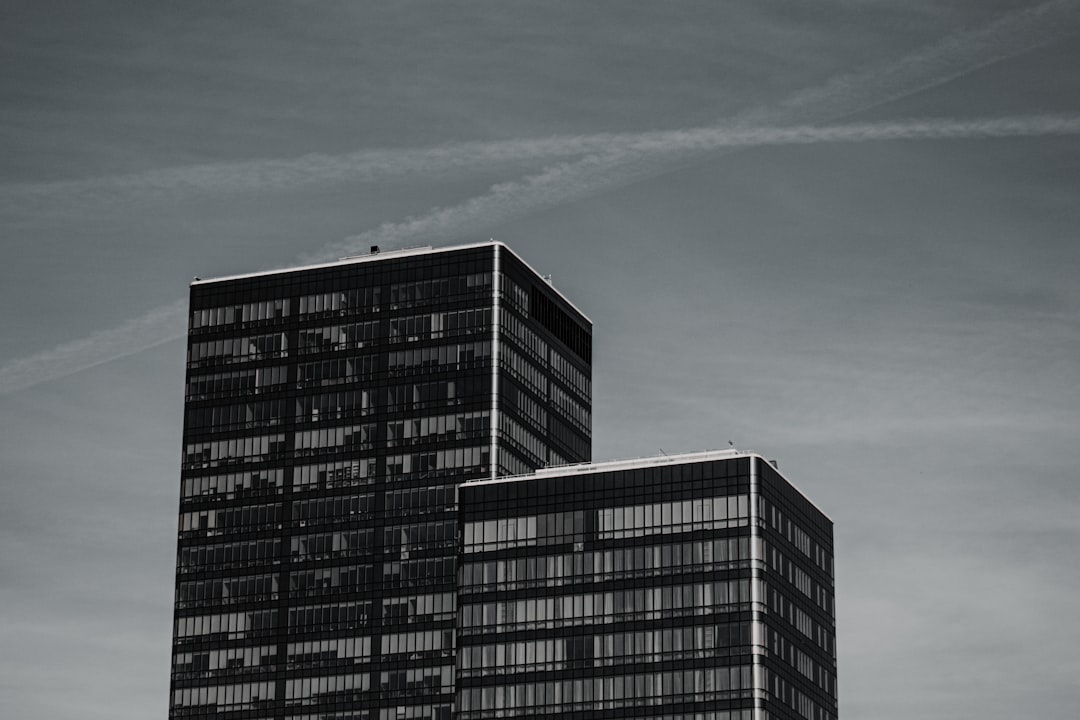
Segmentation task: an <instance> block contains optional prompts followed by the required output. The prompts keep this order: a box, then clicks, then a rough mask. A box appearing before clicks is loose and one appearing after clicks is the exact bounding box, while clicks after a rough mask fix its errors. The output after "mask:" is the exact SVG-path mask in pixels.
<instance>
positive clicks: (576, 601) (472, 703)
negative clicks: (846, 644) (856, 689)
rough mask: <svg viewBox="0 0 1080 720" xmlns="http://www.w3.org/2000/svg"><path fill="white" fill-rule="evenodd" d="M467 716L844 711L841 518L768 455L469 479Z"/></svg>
mask: <svg viewBox="0 0 1080 720" xmlns="http://www.w3.org/2000/svg"><path fill="white" fill-rule="evenodd" d="M458 524H459V532H458V542H459V558H460V560H459V573H460V576H459V578H458V587H457V607H458V610H459V611H458V618H457V630H458V652H457V665H456V683H455V685H456V693H457V703H456V704H457V711H458V717H459V718H460V720H481V719H482V718H502V717H506V718H509V717H534V716H540V715H552V714H567V713H568V714H571V715H573V716H576V717H580V718H610V719H612V720H613V719H615V718H663V719H664V720H769V719H785V720H786V719H788V718H791V719H792V720H834V719H835V718H836V715H837V702H836V652H835V650H836V648H835V640H834V638H835V620H834V606H833V587H834V586H833V563H832V557H833V555H832V553H833V532H832V522H831V521H830V520H829V519H828V518H827V517H826V516H825V515H824V514H823V513H822V512H821V511H820V510H818V509H817V508H816V507H815V506H814V505H813V504H812V503H810V502H809V501H808V500H807V499H806V498H805V497H804V496H803V495H802V494H801V493H799V491H798V490H796V489H795V487H794V486H793V485H792V484H791V483H790V482H788V481H787V480H786V479H785V478H784V477H783V476H782V475H781V474H780V473H779V472H778V471H777V470H776V468H775V467H774V465H773V464H771V463H770V462H769V461H767V460H765V459H764V458H762V457H761V456H759V455H756V454H747V453H740V452H738V451H734V450H732V451H720V452H706V453H696V454H689V455H679V456H665V457H659V458H649V459H642V460H630V461H619V462H609V463H597V464H582V465H573V466H566V467H555V468H550V469H545V470H540V471H538V472H536V473H534V474H531V475H523V476H518V477H507V478H499V479H493V480H483V481H475V482H469V483H466V484H464V485H462V486H461V487H460V489H459V513H458Z"/></svg>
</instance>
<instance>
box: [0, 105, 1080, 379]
mask: <svg viewBox="0 0 1080 720" xmlns="http://www.w3.org/2000/svg"><path fill="white" fill-rule="evenodd" d="M1075 134H1080V116H1030V117H1006V118H993V119H980V120H964V121H957V120H917V121H912V122H891V123H858V124H850V125H835V126H826V127H817V126H800V127H791V128H702V129H699V130H686V131H674V132H670V133H656V134H653V133H650V134H647V135H643V136H639V137H638V138H636V139H633V140H624V141H620V142H617V143H613V144H612V147H611V148H610V149H609V150H608V151H607V152H605V153H601V154H598V155H591V156H588V157H586V158H585V159H583V160H580V161H577V162H574V163H564V164H561V165H556V166H554V167H551V168H548V169H546V170H544V171H543V172H541V173H538V174H536V175H530V176H528V177H526V178H524V179H522V180H518V181H515V182H508V183H501V184H499V185H494V186H493V187H492V188H491V189H490V190H489V191H488V192H487V193H486V194H484V195H480V196H477V197H474V198H472V199H470V200H468V201H467V202H464V203H462V204H460V205H455V206H453V207H448V208H437V209H435V210H432V211H431V212H429V213H427V214H426V215H423V216H421V217H418V218H412V219H409V220H406V221H404V222H400V223H387V224H385V225H382V226H380V227H378V228H375V229H373V230H369V231H367V232H364V233H361V234H359V235H356V236H353V237H350V238H347V239H346V240H345V241H343V242H342V243H338V244H335V245H332V246H327V247H324V248H323V249H322V250H320V251H319V252H317V253H314V254H312V255H310V256H306V257H304V258H302V260H303V261H305V262H320V261H325V260H332V259H336V258H339V257H342V256H343V255H348V254H349V253H351V252H355V251H356V250H357V248H364V247H365V246H367V245H369V244H376V245H378V244H385V245H388V246H389V245H393V244H401V243H404V242H415V241H421V240H424V239H428V238H434V237H441V236H447V235H460V234H463V233H465V232H466V231H476V230H478V229H480V228H483V227H487V226H491V225H496V224H498V223H500V222H503V221H505V220H508V219H510V218H514V217H518V216H520V215H523V214H525V213H529V212H535V211H536V210H539V209H542V208H545V207H552V206H556V205H560V204H562V203H565V202H569V201H571V200H574V199H577V198H581V197H584V196H586V195H589V194H591V193H594V192H598V191H601V190H605V189H608V188H610V187H611V186H612V184H613V180H612V170H613V168H619V170H620V173H621V174H620V177H621V178H622V179H623V180H624V181H625V180H626V179H627V178H630V177H632V176H635V175H633V173H634V160H635V158H640V157H642V156H647V157H650V158H651V157H654V156H655V155H658V154H660V155H663V154H674V153H684V152H688V151H689V152H694V153H699V154H700V153H703V152H705V153H708V152H715V151H717V150H723V149H738V148H749V147H760V146H763V145H792V144H799V145H805V144H812V143H827V142H870V141H881V140H941V139H982V138H998V137H1030V136H1046V135H1075ZM654 171H655V167H654V166H652V165H646V166H645V167H643V168H640V169H639V170H638V173H637V175H636V176H640V175H641V174H653V173H654ZM186 308H187V301H186V300H178V301H177V302H175V303H172V304H171V305H167V306H165V307H161V308H158V309H156V310H153V311H151V312H150V313H147V314H146V315H144V316H142V317H139V318H136V319H134V320H129V321H128V322H126V323H124V324H123V325H121V326H119V327H117V328H114V329H112V330H105V331H101V332H98V333H95V334H93V335H91V336H89V337H87V338H84V339H82V340H76V341H73V342H68V343H64V344H62V345H58V346H57V347H55V348H53V349H51V350H47V351H45V352H42V353H37V354H35V355H31V356H28V357H25V358H21V359H19V360H15V361H13V362H11V363H9V364H8V365H6V366H4V367H2V368H0V395H2V394H7V393H11V392H15V391H17V390H21V389H24V388H27V387H30V386H32V385H36V384H38V383H42V382H46V381H48V380H53V379H56V378H60V377H64V376H66V375H70V374H72V373H75V372H78V371H80V370H85V369H87V368H91V367H94V366H95V365H100V364H102V363H105V362H109V361H110V360H115V359H117V358H120V357H125V356H127V355H132V354H134V353H137V352H140V351H142V350H146V349H149V348H151V347H155V346H157V345H160V344H162V343H164V342H168V341H169V340H173V339H176V338H179V337H182V336H183V335H184V333H185V328H186Z"/></svg>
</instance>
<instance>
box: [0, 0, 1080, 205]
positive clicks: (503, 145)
mask: <svg viewBox="0 0 1080 720" xmlns="http://www.w3.org/2000/svg"><path fill="white" fill-rule="evenodd" d="M1075 5H1076V3H1075V1H1074V0H1053V1H1052V2H1047V3H1043V4H1042V5H1039V6H1037V7H1035V8H1032V9H1029V10H1024V11H1019V12H1014V13H1011V14H1008V15H1005V16H1003V17H1002V18H1000V19H999V20H997V21H995V22H993V23H991V24H989V25H986V26H984V27H982V28H979V29H977V30H971V31H967V32H962V33H958V34H956V35H953V36H950V37H949V38H947V39H946V40H944V41H942V42H940V43H938V44H937V45H935V46H932V47H930V48H927V49H925V50H923V51H922V52H918V53H914V54H912V55H909V56H907V57H905V58H903V59H902V60H900V61H899V62H896V63H894V64H893V65H891V66H888V67H886V68H877V69H871V70H867V71H864V72H862V73H855V74H851V75H846V76H840V77H837V78H834V79H833V80H831V81H830V82H828V83H826V84H825V85H823V86H820V87H818V88H813V89H810V90H806V91H803V92H800V93H796V94H795V95H793V96H792V97H790V98H788V99H787V100H786V101H784V102H782V103H780V104H779V105H776V106H773V107H770V108H763V109H759V110H756V111H752V112H747V113H743V114H742V115H741V116H740V117H739V118H738V120H739V121H740V122H742V123H744V124H748V125H791V124H794V123H811V122H821V121H831V120H835V119H837V118H840V117H844V116H846V115H849V114H852V113H854V112H858V111H860V110H865V109H866V108H867V107H868V106H873V105H879V104H882V103H884V102H888V101H889V100H892V99H897V98H900V97H904V96H907V95H911V94H912V93H914V92H918V91H919V90H921V89H925V88H929V87H933V86H936V85H940V84H942V83H943V82H946V81H948V80H951V79H953V78H955V77H959V76H961V75H964V74H966V73H969V72H971V71H973V70H976V69H978V68H980V67H983V66H985V65H988V64H991V63H993V62H997V61H998V60H1001V59H1004V58H1006V57H1011V56H1013V55H1015V54H1017V53H1018V52H1024V51H1026V50H1029V49H1031V48H1032V47H1036V46H1038V45H1043V44H1047V43H1050V42H1053V41H1055V40H1059V39H1061V38H1064V37H1067V36H1069V35H1071V34H1073V33H1075V22H1076V20H1077V18H1076V15H1077V10H1076V9H1075ZM871 79H872V81H873V82H872V83H870V82H868V81H869V80H871ZM869 96H872V98H871V99H870V100H869V103H868V97H869ZM823 100H827V102H825V103H823ZM659 134H661V135H662V134H663V133H659ZM636 137H637V135H636V134H635V135H628V134H618V133H599V134H592V135H562V136H553V137H547V138H531V139H523V140H504V141H495V142H479V141H477V142H463V143H454V144H447V145H441V146H436V147H431V148H420V149H417V148H389V149H374V150H362V151H357V152H352V153H344V154H323V153H312V154H308V155H303V156H300V157H296V158H276V159H258V160H248V161H240V162H231V163H208V164H202V165H191V166H185V167H173V168H163V169H157V170H149V171H146V172H140V173H131V174H125V175H114V176H103V177H91V178H84V179H78V180H58V181H48V182H39V183H17V184H7V185H0V212H4V213H8V214H11V213H16V212H18V213H22V214H24V215H25V214H34V213H40V212H42V211H44V210H49V211H56V210H58V209H62V208H65V207H68V208H71V207H75V208H81V207H85V206H88V205H89V206H93V205H108V204H111V203H127V202H133V201H137V200H153V199H167V200H170V199H176V198H178V197H183V196H187V195H199V194H202V195H215V196H220V195H223V194H243V193H265V192H281V191H287V190H296V189H298V188H301V187H305V186H312V185H320V184H328V183H341V182H380V181H389V180H393V179H395V178H402V177H409V176H413V175H418V174H423V175H425V176H427V177H431V176H438V175H445V174H448V173H453V172H463V171H465V172H467V171H474V170H481V169H485V170H490V169H494V168H498V167H501V166H507V165H512V164H522V163H533V164H536V163H541V164H546V163H551V162H555V161H559V160H568V159H570V158H574V157H582V156H585V155H592V154H604V153H607V152H609V151H610V149H611V147H612V145H613V144H617V143H620V142H633V141H634V140H635V138H636Z"/></svg>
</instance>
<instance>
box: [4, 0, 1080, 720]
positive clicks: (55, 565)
mask: <svg viewBox="0 0 1080 720" xmlns="http://www.w3.org/2000/svg"><path fill="white" fill-rule="evenodd" d="M942 5H943V3H938V2H929V1H926V0H904V1H903V2H900V1H899V0H862V1H861V2H853V1H850V0H818V2H815V3H806V2H803V1H802V0H756V1H754V2H751V1H750V0H740V1H739V2H716V1H715V0H713V1H712V2H701V3H693V2H666V3H645V2H640V3H631V2H619V3H616V2H599V1H597V2H589V3H581V2H544V3H513V2H509V3H508V2H474V3H469V4H448V3H435V2H399V3H393V4H374V3H345V2H340V3H336V2H317V3H316V2H307V3H301V2H292V3H271V2H264V1H260V2H233V3H227V4H224V3H218V2H195V1H190V0H189V1H188V2H184V3H170V4H151V3H145V2H88V1H86V0H82V1H80V2H70V3H59V2H40V1H38V2H18V1H16V0H7V2H5V3H3V6H2V8H0V108H2V112H0V156H2V157H3V158H4V162H3V163H2V164H0V238H2V241H3V249H4V262H2V263H0V299H2V307H4V308H5V313H4V315H3V324H2V328H3V332H2V333H0V677H2V679H0V716H3V717H5V718H8V717H10V718H20V719H22V718H27V719H31V720H36V719H39V718H40V719H43V720H44V719H48V720H53V719H58V720H66V719H67V718H72V719H74V718H79V720H88V719H89V720H93V719H97V718H101V719H106V718H108V719H109V720H113V719H120V720H124V719H127V718H131V719H132V720H135V719H139V720H142V719H144V718H152V717H164V716H165V715H166V706H167V689H168V673H169V641H170V632H171V606H172V575H173V566H174V553H175V525H176V512H177V498H178V486H179V484H178V483H179V454H180V430H181V427H180V424H181V419H182V399H183V398H182V396H183V344H182V341H180V340H178V339H176V338H177V337H178V336H179V335H180V334H182V332H183V319H182V317H183V312H182V311H180V310H178V306H176V305H175V304H174V303H175V302H176V301H177V300H178V299H179V298H182V297H184V296H185V293H186V291H187V282H188V281H189V280H190V279H191V277H192V276H194V275H199V276H202V277H208V276H214V275H222V274H228V273H234V272H244V271H249V270H253V269H261V268H268V267H275V266H284V265H289V264H291V263H293V262H294V261H296V259H297V258H299V257H318V256H323V255H326V254H330V255H333V254H334V253H335V252H339V251H342V250H344V249H346V248H349V247H361V248H362V247H364V246H365V245H366V244H367V243H368V241H371V240H378V241H380V242H382V243H384V244H386V245H389V246H400V245H411V244H419V243H431V244H451V243H454V242H459V241H476V240H482V239H487V238H488V237H492V236H494V237H496V238H498V239H500V240H503V241H505V242H507V243H508V244H509V245H511V246H512V247H513V248H514V249H515V251H517V252H518V253H519V254H521V255H522V256H523V257H524V258H525V259H527V260H528V261H529V262H530V263H531V264H533V265H534V266H535V267H537V268H538V269H539V270H540V271H541V272H544V273H552V274H553V276H554V281H555V284H556V285H557V286H558V287H559V288H560V289H561V290H562V291H564V292H565V293H566V294H567V295H568V296H569V297H571V298H572V299H573V300H574V301H575V303H576V304H578V305H579V306H580V307H581V308H582V309H583V310H584V311H585V312H586V313H588V314H589V315H590V316H591V317H592V319H593V321H594V323H595V378H594V381H595V393H594V394H595V413H594V425H595V427H594V432H595V446H594V449H595V456H596V457H597V458H598V459H607V458H617V457H633V456H641V455H652V454H655V453H656V452H657V451H658V450H659V449H660V448H663V449H664V450H665V451H667V452H669V453H670V452H675V451H684V450H695V449H705V448H719V447H726V446H727V443H728V441H729V440H730V441H732V442H734V443H735V445H736V447H739V448H741V449H752V450H756V451H759V452H762V453H764V454H766V455H768V456H770V457H776V458H778V459H779V462H780V467H781V469H782V470H784V471H785V472H786V473H787V474H788V476H789V477H791V478H792V480H794V481H795V483H796V484H797V485H799V487H800V488H801V489H803V490H804V492H806V493H807V494H808V495H809V496H810V497H811V498H812V499H813V500H814V501H815V502H817V503H818V505H819V506H821V507H822V508H823V509H824V510H825V511H826V512H827V513H828V514H829V515H830V516H831V517H832V518H833V520H834V521H835V522H836V537H837V551H836V556H837V574H838V585H837V609H838V635H839V637H838V648H839V690H840V711H841V713H842V716H843V717H845V718H873V719H877V718H881V719H882V720H900V719H901V718H904V719H905V720H906V719H907V718H911V717H919V718H922V719H925V720H936V719H942V720H944V719H945V718H949V719H952V718H979V719H980V720H982V719H988V720H1005V719H1006V718H1007V719H1009V720H1011V719H1012V718H1015V717H1040V718H1071V717H1074V716H1075V714H1076V707H1077V705H1078V703H1080V685H1078V684H1077V682H1076V678H1077V677H1078V676H1080V652H1078V651H1077V648H1078V647H1080V622H1078V621H1077V620H1076V619H1075V614H1076V612H1075V609H1076V606H1077V601H1078V600H1077V599H1078V597H1080V595H1078V591H1080V572H1078V562H1077V560H1076V550H1077V548H1078V547H1080V487H1078V483H1077V478H1076V469H1075V468H1076V467H1077V466H1080V444H1078V443H1077V437H1078V430H1080V283H1078V282H1077V280H1076V276H1077V272H1078V270H1080V248H1078V246H1077V242H1076V229H1077V227H1080V204H1078V198H1080V137H1078V136H1077V135H1076V134H1075V133H1076V129H1075V126H1076V123H1077V122H1080V73H1077V72H1076V68H1077V67H1080V2H1070V1H1067V0H1056V1H1054V2H1048V3H1036V2H1017V1H1015V0H1013V1H1005V0H965V1H958V2H951V3H948V4H947V7H941V6H942ZM1040 123H1042V124H1040ZM793 126H799V127H800V129H799V130H797V131H793V130H790V128H791V127H793ZM810 126H818V127H817V128H816V129H815V127H810ZM856 126H857V127H856ZM949 128H952V129H953V130H951V131H950V130H949ZM991 128H997V130H995V131H993V132H991V131H990V130H989V129H991ZM1055 128H1056V129H1055ZM1070 128H1071V129H1070ZM680 131H685V132H680ZM695 133H697V134H695ZM739 133H742V134H741V135H740V134H739ZM946 136H947V137H946ZM890 137H891V138H903V139H887V138H890ZM796 140H797V142H796ZM853 140H861V141H860V142H853ZM178 323H179V324H178ZM144 348H149V349H144ZM139 350H142V351H139ZM87 358H92V361H88V360H87ZM87 365H93V367H85V366H87Z"/></svg>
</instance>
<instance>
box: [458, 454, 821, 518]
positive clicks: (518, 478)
mask: <svg viewBox="0 0 1080 720" xmlns="http://www.w3.org/2000/svg"><path fill="white" fill-rule="evenodd" d="M736 458H758V459H760V460H762V461H764V462H767V463H769V464H770V465H771V466H772V468H773V470H774V471H776V473H777V474H778V475H780V477H782V478H784V480H785V481H786V482H787V483H788V484H789V485H791V487H793V488H795V491H796V492H798V493H799V494H800V495H802V496H803V498H805V499H806V501H807V502H808V503H810V504H811V505H813V506H814V507H815V508H816V509H817V511H818V512H820V513H821V514H822V515H824V516H825V517H826V518H827V519H828V520H829V521H830V522H832V518H830V517H829V515H828V513H826V512H825V511H824V510H822V509H821V508H820V507H818V505H817V503H815V502H814V501H813V500H811V499H810V497H809V496H808V495H807V494H806V493H804V492H803V491H802V490H800V489H799V487H798V486H797V485H796V484H795V483H793V482H791V480H790V478H788V477H787V476H786V475H784V474H783V473H782V472H780V470H779V468H777V467H776V465H775V464H774V462H773V461H772V460H769V459H768V458H766V457H765V456H764V455H762V454H760V453H756V452H754V451H752V450H750V451H746V450H736V449H734V448H730V449H727V450H702V451H699V452H690V453H681V454H677V455H656V456H652V457H644V458H630V459H626V460H605V461H603V462H595V463H575V464H572V465H555V466H554V467H546V468H541V469H540V470H537V471H536V472H533V473H528V474H526V475H507V476H505V477H498V478H493V479H489V480H469V481H467V482H464V483H462V485H461V486H462V487H473V486H479V485H497V484H499V483H515V482H528V481H530V480H543V479H544V478H556V477H570V476H573V475H592V474H595V473H602V472H619V471H624V470H636V469H639V468H656V467H664V466H665V465H687V464H690V463H700V462H709V461H712V460H734V459H736Z"/></svg>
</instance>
